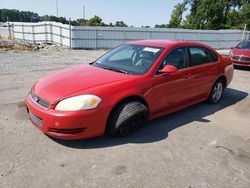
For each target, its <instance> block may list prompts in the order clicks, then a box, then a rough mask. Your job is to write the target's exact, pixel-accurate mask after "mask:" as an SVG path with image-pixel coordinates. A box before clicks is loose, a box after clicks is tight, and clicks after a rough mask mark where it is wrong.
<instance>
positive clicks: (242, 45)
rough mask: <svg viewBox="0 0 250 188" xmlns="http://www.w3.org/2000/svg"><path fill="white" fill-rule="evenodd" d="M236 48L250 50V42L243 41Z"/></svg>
mask: <svg viewBox="0 0 250 188" xmlns="http://www.w3.org/2000/svg"><path fill="white" fill-rule="evenodd" d="M236 48H238V49H250V41H242V42H241V43H239V44H238V45H237V46H236Z"/></svg>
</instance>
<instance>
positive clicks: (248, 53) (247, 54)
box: [232, 48, 250, 57]
mask: <svg viewBox="0 0 250 188" xmlns="http://www.w3.org/2000/svg"><path fill="white" fill-rule="evenodd" d="M232 53H233V56H245V57H250V50H248V49H237V48H234V49H233V50H232Z"/></svg>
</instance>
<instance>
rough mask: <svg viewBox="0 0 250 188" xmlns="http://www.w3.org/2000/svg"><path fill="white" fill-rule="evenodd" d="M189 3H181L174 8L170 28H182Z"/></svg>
mask: <svg viewBox="0 0 250 188" xmlns="http://www.w3.org/2000/svg"><path fill="white" fill-rule="evenodd" d="M186 5H187V3H186V2H183V3H179V4H178V5H176V6H175V7H174V10H173V12H172V15H171V18H170V22H169V24H168V27H170V28H178V27H180V26H181V23H182V14H183V12H185V11H186V10H187V8H186Z"/></svg>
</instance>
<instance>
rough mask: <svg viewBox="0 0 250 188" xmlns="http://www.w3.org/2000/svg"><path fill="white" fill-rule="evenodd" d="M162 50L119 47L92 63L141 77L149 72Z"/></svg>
mask: <svg viewBox="0 0 250 188" xmlns="http://www.w3.org/2000/svg"><path fill="white" fill-rule="evenodd" d="M163 50H164V48H161V47H151V46H143V45H132V44H124V45H121V46H119V47H117V48H115V49H113V50H111V51H110V52H108V53H107V54H105V55H104V56H102V57H101V58H100V59H98V60H97V61H96V62H94V63H93V65H94V66H97V67H100V68H104V69H109V70H112V71H117V72H121V73H125V74H132V75H142V74H145V73H146V72H148V71H149V69H150V68H151V67H152V65H153V64H154V62H155V61H156V59H157V58H158V57H159V56H160V54H161V53H162V52H163Z"/></svg>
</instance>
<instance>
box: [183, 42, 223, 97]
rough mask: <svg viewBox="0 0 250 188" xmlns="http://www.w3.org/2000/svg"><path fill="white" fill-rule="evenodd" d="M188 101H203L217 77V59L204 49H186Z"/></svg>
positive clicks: (195, 47)
mask: <svg viewBox="0 0 250 188" xmlns="http://www.w3.org/2000/svg"><path fill="white" fill-rule="evenodd" d="M188 54H189V62H190V69H189V74H190V78H192V79H190V82H189V87H190V89H189V92H190V95H191V97H190V100H191V101H192V100H193V101H196V100H202V99H205V98H206V97H207V96H208V94H209V92H210V90H211V88H212V85H213V83H214V81H215V79H216V76H217V75H218V73H217V72H218V63H219V62H218V57H217V55H216V54H214V53H213V52H211V51H210V50H209V49H206V48H204V47H197V46H193V47H188Z"/></svg>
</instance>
